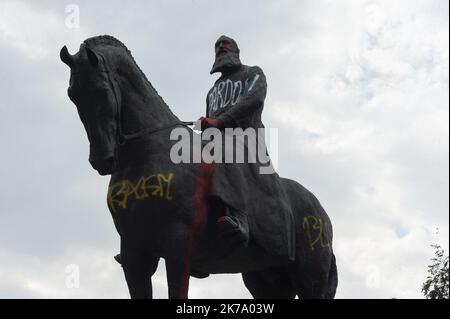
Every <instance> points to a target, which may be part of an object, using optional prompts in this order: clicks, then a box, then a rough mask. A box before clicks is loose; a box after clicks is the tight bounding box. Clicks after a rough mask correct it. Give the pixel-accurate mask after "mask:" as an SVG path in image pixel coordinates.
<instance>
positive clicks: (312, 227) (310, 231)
mask: <svg viewBox="0 0 450 319" xmlns="http://www.w3.org/2000/svg"><path fill="white" fill-rule="evenodd" d="M303 229H304V230H305V231H306V235H307V237H308V241H309V246H310V248H311V250H314V249H315V247H316V245H320V247H321V248H328V249H330V250H331V243H330V242H329V241H328V240H327V239H326V238H324V233H326V234H325V235H327V238H332V229H331V225H329V224H328V223H327V222H325V223H324V222H323V221H322V219H321V218H319V217H316V216H306V217H304V218H303Z"/></svg>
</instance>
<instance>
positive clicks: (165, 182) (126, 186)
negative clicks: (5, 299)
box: [108, 173, 174, 212]
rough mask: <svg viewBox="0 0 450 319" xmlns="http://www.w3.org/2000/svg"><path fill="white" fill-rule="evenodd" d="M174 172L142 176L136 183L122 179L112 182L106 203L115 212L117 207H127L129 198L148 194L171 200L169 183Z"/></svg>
mask: <svg viewBox="0 0 450 319" xmlns="http://www.w3.org/2000/svg"><path fill="white" fill-rule="evenodd" d="M173 177H174V174H173V173H168V174H167V175H165V174H162V173H158V174H153V175H148V176H142V177H141V178H140V179H139V180H138V181H137V183H133V182H132V181H130V180H127V179H124V180H121V181H119V182H117V183H114V184H112V185H110V186H109V188H108V204H109V206H110V207H111V209H112V210H113V211H114V212H115V211H116V209H117V207H120V208H127V202H128V200H129V199H130V198H132V199H137V200H143V199H146V198H148V197H150V196H152V197H160V198H163V199H165V200H172V195H171V193H170V191H171V184H172V181H173Z"/></svg>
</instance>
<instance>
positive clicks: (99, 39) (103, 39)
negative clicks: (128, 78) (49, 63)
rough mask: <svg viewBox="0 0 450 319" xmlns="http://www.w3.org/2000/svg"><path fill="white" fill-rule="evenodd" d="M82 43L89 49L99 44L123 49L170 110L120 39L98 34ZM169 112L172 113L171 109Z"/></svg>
mask: <svg viewBox="0 0 450 319" xmlns="http://www.w3.org/2000/svg"><path fill="white" fill-rule="evenodd" d="M84 44H86V45H87V46H88V47H89V48H91V49H94V48H95V47H97V46H101V45H110V46H114V47H116V48H120V49H123V50H124V51H125V53H126V54H127V55H128V57H129V58H130V59H131V61H133V63H134V65H135V66H136V68H137V69H138V70H139V73H140V74H141V76H142V77H143V78H144V79H145V81H146V82H147V84H148V85H150V87H151V89H152V90H153V91H155V93H156V95H157V96H158V97H159V98H160V99H161V101H162V103H163V104H164V105H165V106H166V107H167V109H168V110H170V108H169V106H168V105H167V103H166V102H165V101H164V99H163V98H162V97H161V95H159V93H158V91H156V89H155V88H154V87H153V85H152V83H151V82H150V81H149V80H148V78H147V76H146V75H145V73H144V72H143V71H142V69H141V68H140V67H139V65H138V64H137V63H136V60H135V59H134V57H133V55H132V54H131V51H130V50H129V49H128V48H127V46H126V45H125V44H123V43H122V42H121V41H120V40H118V39H116V38H115V37H113V36H111V35H99V36H96V37H92V38H88V39H86V40H84ZM170 111H171V110H170ZM171 113H172V111H171Z"/></svg>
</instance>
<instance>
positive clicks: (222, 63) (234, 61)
mask: <svg viewBox="0 0 450 319" xmlns="http://www.w3.org/2000/svg"><path fill="white" fill-rule="evenodd" d="M214 50H215V54H216V59H215V61H214V65H213V67H212V69H211V72H210V73H211V74H213V73H216V72H222V73H225V74H226V73H230V72H232V71H233V70H235V69H237V68H239V67H240V66H241V65H242V63H241V60H240V59H239V47H238V45H237V43H236V41H234V40H233V39H232V38H229V37H227V36H225V35H222V36H221V37H220V38H219V39H217V41H216V44H215V45H214Z"/></svg>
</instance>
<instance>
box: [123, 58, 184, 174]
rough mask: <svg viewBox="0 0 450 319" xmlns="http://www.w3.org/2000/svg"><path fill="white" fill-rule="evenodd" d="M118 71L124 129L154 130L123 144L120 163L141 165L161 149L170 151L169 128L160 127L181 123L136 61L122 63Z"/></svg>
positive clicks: (126, 133)
mask: <svg viewBox="0 0 450 319" xmlns="http://www.w3.org/2000/svg"><path fill="white" fill-rule="evenodd" d="M117 73H118V74H117V80H118V82H119V86H120V93H121V95H120V97H121V105H120V122H121V123H120V124H121V129H122V133H123V134H125V135H129V134H135V133H139V132H142V131H147V130H150V131H153V132H155V133H149V134H144V135H143V136H142V137H139V138H136V139H133V140H130V141H127V142H126V143H125V145H123V146H121V147H120V148H119V161H120V165H121V166H123V167H129V166H132V165H138V164H139V165H140V164H144V163H146V162H149V156H154V155H155V154H158V153H159V154H164V156H165V155H167V154H168V153H169V152H168V151H167V149H168V147H169V143H168V140H169V138H168V135H167V132H166V131H168V130H163V131H162V132H161V131H160V132H158V133H156V132H157V131H158V129H164V128H169V127H170V126H172V125H174V126H175V125H176V124H179V123H181V122H180V120H179V119H178V118H177V117H176V116H175V115H174V114H173V113H172V112H171V110H170V109H169V107H168V106H167V104H166V103H165V102H164V100H163V99H162V98H161V97H160V96H159V95H158V92H157V91H156V90H155V89H154V88H153V86H152V85H151V84H150V82H149V81H148V80H147V78H146V77H145V76H144V75H143V73H142V72H141V71H140V69H139V68H138V67H137V65H135V64H134V63H132V62H131V63H130V62H128V63H127V64H125V65H124V66H123V67H122V71H121V69H118V71H117ZM166 153H167V154H166Z"/></svg>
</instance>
